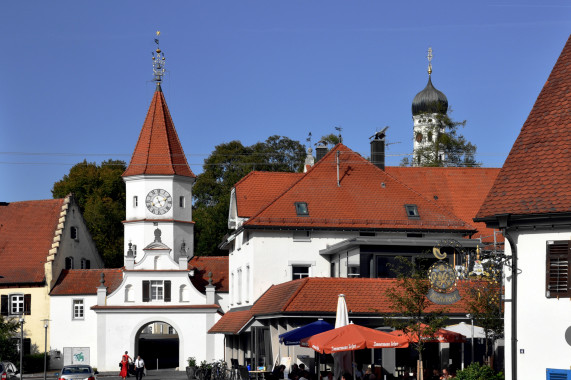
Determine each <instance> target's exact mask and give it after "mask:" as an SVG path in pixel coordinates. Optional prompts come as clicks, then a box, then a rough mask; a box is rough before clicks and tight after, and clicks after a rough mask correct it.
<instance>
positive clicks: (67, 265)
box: [65, 256, 73, 269]
mask: <svg viewBox="0 0 571 380" xmlns="http://www.w3.org/2000/svg"><path fill="white" fill-rule="evenodd" d="M65 269H73V257H71V256H68V257H66V258H65Z"/></svg>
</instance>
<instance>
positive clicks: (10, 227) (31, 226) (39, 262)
mask: <svg viewBox="0 0 571 380" xmlns="http://www.w3.org/2000/svg"><path fill="white" fill-rule="evenodd" d="M63 204H64V199H48V200H40V201H24V202H13V203H9V204H8V205H7V206H0V275H1V276H4V278H0V286H1V285H7V284H17V283H34V282H35V283H39V282H43V281H44V278H45V273H44V263H45V262H46V260H47V256H48V253H49V250H50V249H51V248H52V243H53V240H54V237H55V232H56V230H57V225H58V220H59V217H60V213H61V210H62V206H63Z"/></svg>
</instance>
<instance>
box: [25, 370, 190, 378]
mask: <svg viewBox="0 0 571 380" xmlns="http://www.w3.org/2000/svg"><path fill="white" fill-rule="evenodd" d="M56 373H59V371H53V370H50V371H48V373H47V374H46V379H50V380H54V379H57V376H56ZM97 377H98V378H105V379H106V380H121V377H120V376H119V371H116V372H99V373H98V374H97ZM43 378H44V373H43V372H41V373H25V374H24V376H23V380H26V379H35V380H36V379H43ZM147 378H148V379H149V380H161V379H175V380H176V379H178V380H186V372H185V371H175V370H174V369H158V370H156V369H153V370H147V376H144V377H143V379H147ZM127 379H129V380H135V376H131V377H128V378H127Z"/></svg>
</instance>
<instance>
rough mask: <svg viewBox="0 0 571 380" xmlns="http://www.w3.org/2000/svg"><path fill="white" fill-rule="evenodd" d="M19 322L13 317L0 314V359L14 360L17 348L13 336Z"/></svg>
mask: <svg viewBox="0 0 571 380" xmlns="http://www.w3.org/2000/svg"><path fill="white" fill-rule="evenodd" d="M18 329H19V323H18V320H17V319H15V318H10V319H9V318H6V317H3V316H1V315H0V361H16V359H17V357H18V349H17V347H16V340H14V339H13V338H14V336H15V335H16V333H17V332H18Z"/></svg>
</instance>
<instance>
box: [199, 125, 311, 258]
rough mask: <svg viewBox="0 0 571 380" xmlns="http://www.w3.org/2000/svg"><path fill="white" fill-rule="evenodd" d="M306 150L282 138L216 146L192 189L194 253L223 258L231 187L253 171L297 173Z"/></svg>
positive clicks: (296, 142) (235, 142) (276, 137)
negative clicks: (246, 143) (254, 142)
mask: <svg viewBox="0 0 571 380" xmlns="http://www.w3.org/2000/svg"><path fill="white" fill-rule="evenodd" d="M304 159H305V147H304V146H303V145H301V144H300V143H299V142H298V141H295V140H291V139H289V138H287V137H283V136H270V137H269V138H268V139H267V140H266V141H264V142H258V143H256V144H254V145H252V146H244V145H242V143H241V142H240V141H236V140H234V141H230V142H228V143H224V144H220V145H217V146H216V147H215V149H214V151H213V152H212V153H211V154H210V156H208V157H207V158H206V159H205V160H204V165H203V172H202V173H201V174H199V175H198V177H197V179H196V183H195V185H194V187H193V197H194V210H193V219H194V221H195V238H194V242H195V253H196V254H197V255H204V256H206V255H223V254H225V253H226V252H224V251H221V250H220V249H219V248H218V245H219V244H220V243H221V242H222V241H223V239H224V236H225V235H226V234H227V233H228V232H229V231H228V210H229V207H230V191H231V189H232V187H233V186H234V185H235V184H236V182H238V181H239V180H240V179H242V178H243V177H244V176H245V175H246V174H248V173H249V172H250V171H252V170H263V171H285V172H298V171H301V170H302V168H303V162H304Z"/></svg>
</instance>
